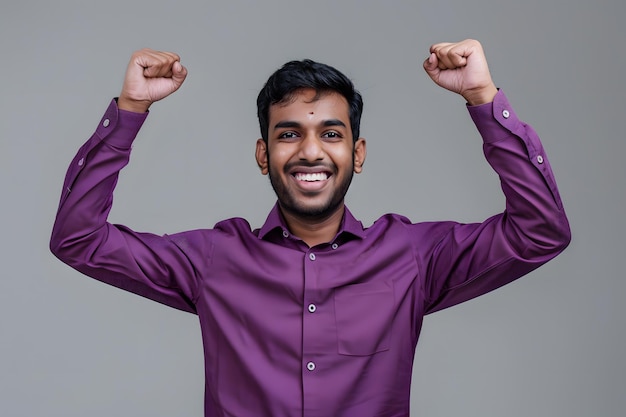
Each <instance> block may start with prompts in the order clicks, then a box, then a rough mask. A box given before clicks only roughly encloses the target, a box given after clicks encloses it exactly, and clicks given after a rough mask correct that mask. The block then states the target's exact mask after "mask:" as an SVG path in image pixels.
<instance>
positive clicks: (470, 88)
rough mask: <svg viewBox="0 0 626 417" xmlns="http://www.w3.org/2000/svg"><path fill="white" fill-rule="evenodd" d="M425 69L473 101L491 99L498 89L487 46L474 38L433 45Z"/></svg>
mask: <svg viewBox="0 0 626 417" xmlns="http://www.w3.org/2000/svg"><path fill="white" fill-rule="evenodd" d="M424 69H425V70H426V72H427V73H428V75H429V76H430V78H431V79H432V80H433V81H434V82H435V83H436V84H437V85H439V86H441V87H443V88H445V89H448V90H450V91H454V92H455V93H458V94H460V95H462V96H463V97H464V98H465V100H467V102H468V103H469V104H470V105H477V104H483V103H489V102H491V101H493V98H494V96H495V95H496V93H497V92H498V90H497V88H496V86H495V84H494V83H493V81H492V80H491V74H490V73H489V67H488V66H487V59H486V58H485V53H484V52H483V48H482V46H481V44H480V43H479V42H478V41H475V40H473V39H466V40H464V41H461V42H456V43H438V44H435V45H433V46H431V47H430V56H429V57H428V58H427V59H426V60H425V61H424Z"/></svg>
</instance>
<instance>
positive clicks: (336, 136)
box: [322, 130, 343, 139]
mask: <svg viewBox="0 0 626 417" xmlns="http://www.w3.org/2000/svg"><path fill="white" fill-rule="evenodd" d="M322 137H323V138H326V139H341V138H342V137H343V136H341V134H340V133H339V132H337V131H334V130H331V131H328V132H326V133H324V134H323V135H322Z"/></svg>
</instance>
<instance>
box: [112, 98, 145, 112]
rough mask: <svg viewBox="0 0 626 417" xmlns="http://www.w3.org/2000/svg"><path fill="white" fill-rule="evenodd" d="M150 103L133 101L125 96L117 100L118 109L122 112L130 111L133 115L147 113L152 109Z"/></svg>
mask: <svg viewBox="0 0 626 417" xmlns="http://www.w3.org/2000/svg"><path fill="white" fill-rule="evenodd" d="M151 104H152V103H150V102H149V101H139V100H132V99H129V98H127V97H124V95H123V94H121V95H120V97H119V98H118V99H117V108H118V109H120V110H125V111H130V112H133V113H145V112H147V111H148V109H149V108H150V105H151Z"/></svg>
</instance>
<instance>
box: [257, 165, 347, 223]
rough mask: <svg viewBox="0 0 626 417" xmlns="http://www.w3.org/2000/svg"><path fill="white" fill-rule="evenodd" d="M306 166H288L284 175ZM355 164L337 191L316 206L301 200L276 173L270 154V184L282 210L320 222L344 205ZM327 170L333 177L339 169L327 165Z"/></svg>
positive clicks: (337, 186)
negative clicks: (293, 169) (294, 167)
mask: <svg viewBox="0 0 626 417" xmlns="http://www.w3.org/2000/svg"><path fill="white" fill-rule="evenodd" d="M294 165H295V166H306V165H307V164H306V163H305V162H301V163H295V164H287V165H285V167H284V168H283V170H284V175H286V176H287V175H289V174H288V172H289V170H290V169H291V168H292V167H293V166H294ZM311 166H316V167H318V166H320V165H319V164H314V165H311ZM353 168H354V162H353V165H352V167H350V169H349V170H348V171H347V175H346V176H345V177H344V178H343V179H341V180H340V182H339V183H338V184H336V186H335V189H334V190H332V193H331V194H330V195H329V196H328V197H327V198H326V199H325V201H322V202H318V203H316V204H313V203H307V202H305V201H303V200H301V199H300V198H299V197H298V196H297V195H295V192H294V190H292V189H290V188H289V187H288V186H287V184H286V183H285V182H283V181H282V179H281V176H280V175H279V173H278V172H276V171H275V170H274V169H273V167H272V164H271V162H270V158H269V154H268V172H269V178H270V184H271V185H272V188H273V189H274V192H275V193H276V197H278V203H279V205H280V207H281V209H283V210H285V211H287V212H289V213H291V214H292V215H294V216H297V217H300V218H309V219H311V220H320V219H325V218H327V217H330V216H331V215H332V214H333V213H335V211H337V209H338V208H339V207H341V205H342V204H343V201H344V198H345V195H346V193H347V192H348V188H349V187H350V184H351V183H352V177H353V175H354V170H353ZM326 169H327V170H328V171H329V172H332V176H336V175H337V167H336V166H335V165H326Z"/></svg>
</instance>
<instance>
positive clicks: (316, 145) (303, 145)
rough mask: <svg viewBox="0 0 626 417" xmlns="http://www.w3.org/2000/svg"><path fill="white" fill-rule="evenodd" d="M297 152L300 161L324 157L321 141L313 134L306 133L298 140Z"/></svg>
mask: <svg viewBox="0 0 626 417" xmlns="http://www.w3.org/2000/svg"><path fill="white" fill-rule="evenodd" d="M298 153H299V155H298V156H299V158H300V160H301V161H308V162H315V161H321V160H322V159H324V147H323V142H322V141H321V139H320V138H318V137H317V135H315V134H312V133H309V134H306V135H305V136H304V138H303V139H302V141H301V142H300V149H299V152H298Z"/></svg>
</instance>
